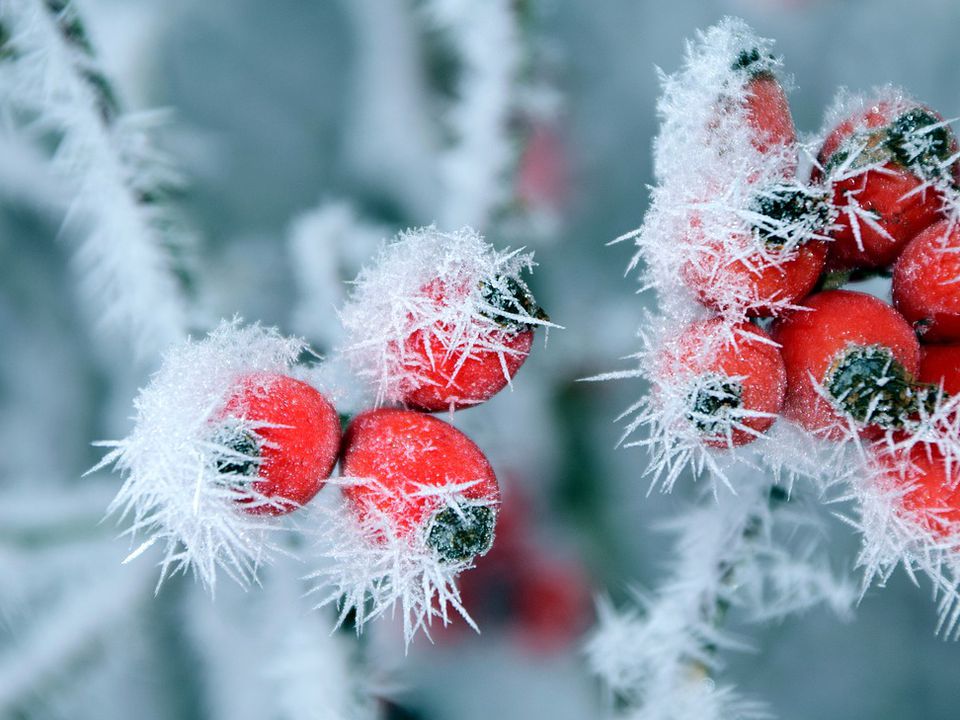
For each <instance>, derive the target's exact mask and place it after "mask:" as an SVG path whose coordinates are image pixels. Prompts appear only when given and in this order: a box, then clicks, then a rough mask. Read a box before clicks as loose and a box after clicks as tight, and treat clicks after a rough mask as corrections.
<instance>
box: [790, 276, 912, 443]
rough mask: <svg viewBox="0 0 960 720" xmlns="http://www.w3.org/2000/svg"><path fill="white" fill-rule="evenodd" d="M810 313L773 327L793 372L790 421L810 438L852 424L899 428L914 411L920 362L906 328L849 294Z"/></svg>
mask: <svg viewBox="0 0 960 720" xmlns="http://www.w3.org/2000/svg"><path fill="white" fill-rule="evenodd" d="M804 305H805V306H806V307H807V308H809V310H797V311H794V312H792V313H790V314H789V315H787V316H786V317H784V318H782V319H780V320H778V321H777V322H776V323H775V324H774V326H773V333H772V334H773V339H774V340H776V341H777V342H779V343H780V344H781V346H782V353H783V362H784V364H785V366H786V371H787V397H786V401H785V402H784V406H783V414H784V416H785V417H788V418H790V419H791V420H793V421H794V422H796V423H797V424H799V425H801V426H802V427H804V428H806V429H807V430H811V431H824V430H825V429H828V428H831V426H834V425H835V424H836V423H839V424H840V425H842V426H845V425H846V420H845V418H846V417H850V418H853V420H854V421H856V423H857V425H858V426H859V427H861V428H865V427H867V426H877V427H880V428H893V427H899V426H900V425H901V424H902V423H903V421H904V419H906V417H907V416H908V415H909V414H910V412H912V411H913V410H914V409H915V408H914V405H913V404H912V403H915V401H916V398H915V395H914V393H913V390H912V387H911V383H912V381H913V377H914V375H916V372H917V369H918V366H919V362H920V345H919V343H917V338H916V337H915V336H914V334H913V331H912V330H911V329H910V326H909V325H908V324H907V322H906V321H905V320H904V319H903V318H902V317H901V316H900V315H899V314H898V313H897V311H896V310H894V309H893V308H892V307H890V306H889V305H887V304H886V303H885V302H883V301H882V300H878V299H877V298H875V297H873V296H871V295H865V294H863V293H859V292H851V291H848V290H831V291H829V292H822V293H818V294H817V295H813V296H811V297H809V298H807V300H806V302H805V303H804ZM815 383H816V384H819V385H820V387H821V389H822V392H823V393H825V395H826V396H827V397H829V398H830V399H829V400H827V399H826V398H825V397H824V396H822V395H821V394H820V393H818V391H817V388H816V385H815ZM873 431H875V429H872V430H871V432H873ZM826 435H827V436H828V437H833V438H838V437H840V436H842V430H841V429H840V428H834V429H832V430H829V431H827V432H826Z"/></svg>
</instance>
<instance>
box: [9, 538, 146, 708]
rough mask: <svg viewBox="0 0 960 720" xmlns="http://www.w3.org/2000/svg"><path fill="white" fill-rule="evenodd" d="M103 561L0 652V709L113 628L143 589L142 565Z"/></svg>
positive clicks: (22, 696)
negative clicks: (127, 566) (134, 568)
mask: <svg viewBox="0 0 960 720" xmlns="http://www.w3.org/2000/svg"><path fill="white" fill-rule="evenodd" d="M96 557H97V558H98V559H99V558H100V555H97V556H96ZM104 565H106V563H99V564H98V565H96V566H91V567H90V569H91V570H93V569H94V567H95V573H94V574H95V577H93V578H86V579H85V580H84V581H83V582H82V583H77V584H76V585H73V586H71V587H69V592H66V593H64V594H63V597H62V598H60V599H59V600H58V601H57V602H55V603H54V604H53V606H52V607H50V608H49V609H48V610H47V611H46V612H45V613H44V614H43V615H42V616H41V617H39V618H38V619H37V620H36V621H35V622H34V623H33V624H32V625H31V626H30V628H29V630H28V631H27V632H26V633H25V635H24V636H23V637H22V638H17V639H15V640H14V642H13V643H12V644H11V646H10V647H8V649H7V652H6V653H5V654H4V655H3V656H2V657H0V714H2V715H6V714H7V713H8V712H11V711H13V710H14V709H16V708H17V706H18V705H19V704H20V703H22V702H23V701H24V700H25V699H27V696H28V695H29V694H30V693H31V692H33V691H34V690H36V689H37V688H38V687H39V686H40V685H41V684H42V683H44V682H46V681H48V680H49V679H51V678H52V677H53V676H54V675H56V674H58V673H61V672H63V671H64V670H65V669H66V668H67V667H69V665H70V663H71V661H73V660H75V659H76V658H77V656H78V655H79V654H80V653H82V652H85V651H87V650H88V649H89V648H90V647H91V645H92V644H93V643H94V642H95V641H96V640H97V638H98V637H99V636H100V635H102V634H104V633H109V632H113V631H115V630H116V628H117V625H118V623H120V622H121V621H122V619H123V617H124V616H125V615H127V614H129V613H130V612H132V611H133V610H134V607H135V602H136V601H137V599H139V598H144V597H145V596H146V595H147V593H146V591H147V589H148V588H149V582H150V579H149V577H148V575H149V574H148V573H147V572H144V570H143V569H141V570H139V571H134V572H132V573H131V572H124V571H123V570H121V569H119V568H111V569H108V570H104V567H103V566H104Z"/></svg>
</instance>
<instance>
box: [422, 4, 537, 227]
mask: <svg viewBox="0 0 960 720" xmlns="http://www.w3.org/2000/svg"><path fill="white" fill-rule="evenodd" d="M427 10H428V12H429V13H430V15H431V16H432V17H433V18H434V19H435V22H436V23H437V24H438V26H439V27H440V28H442V29H443V30H446V31H447V32H449V35H450V38H451V40H452V42H453V44H454V47H455V48H456V50H457V52H458V57H459V60H460V62H461V64H462V66H461V68H460V74H459V82H458V85H457V88H456V95H457V101H456V103H455V104H454V105H453V106H452V107H451V109H450V111H449V114H448V117H447V121H448V124H449V128H450V135H451V137H452V138H453V141H452V144H451V146H450V147H449V148H448V149H447V151H446V152H445V153H444V154H443V155H442V156H441V159H440V176H441V184H442V186H443V196H442V197H443V201H442V206H441V208H440V210H439V213H438V218H437V219H438V221H439V223H440V224H441V225H442V226H445V227H459V226H460V225H464V224H467V225H472V226H473V227H476V228H478V229H479V230H481V231H483V230H484V229H485V228H486V227H487V226H488V225H489V223H490V220H491V219H492V217H491V216H492V214H493V213H494V212H495V211H496V210H497V209H498V208H500V206H501V205H502V204H503V203H505V202H506V201H507V200H508V199H509V196H508V191H509V184H508V183H507V182H506V176H507V173H508V172H509V170H510V167H511V164H512V163H513V162H514V160H515V158H514V153H513V150H512V148H513V145H514V142H513V141H512V139H511V137H510V128H509V124H510V120H511V115H512V113H513V112H514V109H515V105H516V82H517V79H518V74H519V70H520V63H521V60H522V50H521V46H520V33H519V30H518V27H517V18H516V12H515V10H514V3H513V2H510V0H490V2H482V3H477V2H470V1H469V0H430V2H428V3H427Z"/></svg>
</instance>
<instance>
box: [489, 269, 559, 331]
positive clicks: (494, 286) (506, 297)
mask: <svg viewBox="0 0 960 720" xmlns="http://www.w3.org/2000/svg"><path fill="white" fill-rule="evenodd" d="M480 293H481V295H482V297H483V301H484V302H485V303H486V304H487V306H488V307H487V308H485V309H484V310H483V311H482V312H483V314H484V315H486V316H487V317H488V318H490V319H491V320H493V321H494V322H496V323H497V324H498V325H500V326H501V327H503V328H506V329H508V330H518V331H519V330H526V329H527V328H529V327H530V326H531V325H533V323H528V322H523V321H522V320H519V319H516V318H514V317H509V316H510V315H519V316H521V317H529V318H531V319H533V320H543V321H545V322H546V321H549V319H550V318H549V317H548V316H547V314H546V313H545V312H544V311H543V308H541V307H540V306H539V305H537V301H536V300H534V298H533V293H532V292H530V288H528V287H527V285H526V283H524V282H523V281H522V280H517V279H515V278H512V277H504V276H503V275H498V276H497V277H495V278H494V279H493V280H491V281H487V280H483V281H482V282H481V283H480Z"/></svg>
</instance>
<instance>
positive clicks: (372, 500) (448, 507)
mask: <svg viewBox="0 0 960 720" xmlns="http://www.w3.org/2000/svg"><path fill="white" fill-rule="evenodd" d="M341 471H342V473H343V475H344V476H345V477H350V478H359V479H369V480H373V481H375V482H373V483H361V484H357V485H348V486H346V487H344V489H343V492H344V494H345V495H346V497H347V498H348V499H349V501H350V503H351V506H352V508H353V510H354V512H355V513H356V514H357V516H358V518H360V519H361V521H362V520H365V519H367V518H369V517H370V516H371V514H381V515H383V516H384V517H386V518H388V519H389V521H390V523H391V525H392V526H393V528H394V531H395V532H396V533H397V536H398V537H403V538H410V539H418V538H419V539H421V540H422V541H423V542H425V543H426V545H427V546H428V547H430V548H432V549H433V550H434V551H435V552H436V553H437V554H438V556H439V557H440V558H441V559H442V560H446V561H452V562H458V561H463V560H470V559H472V558H473V557H475V556H477V555H482V554H484V553H485V552H487V550H489V549H490V546H491V545H492V543H493V528H494V524H495V522H496V505H497V503H498V502H499V499H500V490H499V487H498V485H497V478H496V476H495V475H494V474H493V469H492V468H491V467H490V463H489V462H487V458H486V457H485V456H484V454H483V452H481V450H480V448H478V447H477V446H476V445H475V444H474V443H473V441H471V440H470V438H468V437H467V436H466V435H464V434H463V433H462V432H460V431H459V430H457V429H456V428H455V427H453V426H452V425H449V424H447V423H445V422H443V421H442V420H438V419H437V418H435V417H432V416H430V415H424V414H422V413H418V412H414V411H411V410H396V409H386V408H384V409H380V410H371V411H368V412H365V413H362V414H360V415H358V416H357V417H356V418H354V420H353V422H351V423H350V426H349V427H348V428H347V432H346V435H345V437H344V443H343V454H342V457H341ZM463 483H473V484H472V485H470V486H469V487H465V488H463V489H461V490H458V491H456V492H455V497H451V494H450V492H444V491H452V487H453V486H456V485H459V484H463ZM431 491H433V492H431Z"/></svg>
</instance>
